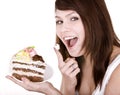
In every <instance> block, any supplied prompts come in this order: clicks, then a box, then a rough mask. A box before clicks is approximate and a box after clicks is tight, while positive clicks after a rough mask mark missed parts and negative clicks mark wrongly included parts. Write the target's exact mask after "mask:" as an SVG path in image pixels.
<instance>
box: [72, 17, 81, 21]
mask: <svg viewBox="0 0 120 95" xmlns="http://www.w3.org/2000/svg"><path fill="white" fill-rule="evenodd" d="M78 19H79V18H78V17H72V18H71V20H72V21H76V20H78Z"/></svg>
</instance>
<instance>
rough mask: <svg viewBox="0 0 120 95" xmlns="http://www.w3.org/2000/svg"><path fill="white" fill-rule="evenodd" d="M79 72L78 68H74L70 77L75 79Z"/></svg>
mask: <svg viewBox="0 0 120 95" xmlns="http://www.w3.org/2000/svg"><path fill="white" fill-rule="evenodd" d="M79 72H80V68H76V69H75V70H74V71H73V72H72V73H71V74H70V77H75V76H76V75H77V74H78V73H79Z"/></svg>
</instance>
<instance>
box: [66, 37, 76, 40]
mask: <svg viewBox="0 0 120 95" xmlns="http://www.w3.org/2000/svg"><path fill="white" fill-rule="evenodd" d="M73 38H74V37H65V40H69V39H73Z"/></svg>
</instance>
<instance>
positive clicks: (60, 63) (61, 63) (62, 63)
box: [54, 48, 65, 68]
mask: <svg viewBox="0 0 120 95" xmlns="http://www.w3.org/2000/svg"><path fill="white" fill-rule="evenodd" d="M54 50H55V52H56V55H57V58H58V63H59V64H58V66H59V68H61V67H63V66H64V65H65V63H64V61H63V56H62V54H61V53H60V51H59V50H57V49H56V48H54Z"/></svg>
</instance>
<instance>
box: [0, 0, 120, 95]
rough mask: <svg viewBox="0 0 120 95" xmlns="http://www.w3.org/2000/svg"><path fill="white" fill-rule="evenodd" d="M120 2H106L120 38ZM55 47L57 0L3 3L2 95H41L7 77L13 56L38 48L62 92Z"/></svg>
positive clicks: (0, 8) (0, 16)
mask: <svg viewBox="0 0 120 95" xmlns="http://www.w3.org/2000/svg"><path fill="white" fill-rule="evenodd" d="M118 2H119V0H106V3H107V7H108V10H109V12H110V15H111V18H112V22H113V26H114V30H115V32H116V33H117V35H118V37H119V38H120V12H118V10H119V9H120V6H119V3H118ZM54 44H55V20H54V0H0V64H1V66H0V95H34V94H35V95H40V93H35V92H29V91H26V90H25V89H23V88H22V87H20V86H18V85H16V84H14V83H13V82H11V81H10V80H8V79H6V78H5V76H6V75H8V74H9V62H10V59H11V57H12V55H13V54H15V53H16V52H18V50H20V49H23V48H25V47H27V46H33V45H34V46H35V47H36V50H37V52H38V53H39V54H41V55H42V56H43V58H44V60H45V61H46V63H47V64H49V65H50V66H51V67H52V69H53V72H54V73H53V76H52V78H51V79H49V80H48V81H50V82H52V83H53V85H54V86H55V87H56V88H58V89H59V87H60V81H61V75H60V72H59V70H58V67H57V58H56V54H55V52H54V50H53V47H54Z"/></svg>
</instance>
